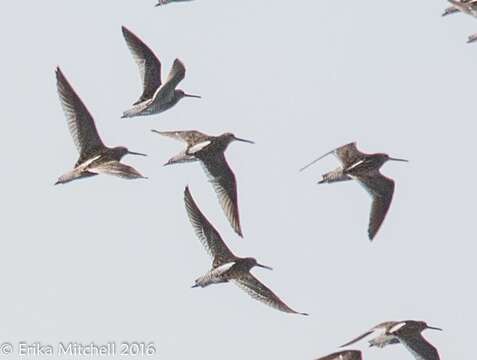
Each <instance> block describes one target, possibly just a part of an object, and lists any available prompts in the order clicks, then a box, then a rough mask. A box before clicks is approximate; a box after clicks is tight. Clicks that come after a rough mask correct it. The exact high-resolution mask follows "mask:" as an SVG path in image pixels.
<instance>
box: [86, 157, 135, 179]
mask: <svg viewBox="0 0 477 360" xmlns="http://www.w3.org/2000/svg"><path fill="white" fill-rule="evenodd" d="M88 171H89V172H91V173H94V174H108V175H114V176H118V177H121V178H123V179H137V178H144V176H142V175H141V174H140V173H139V172H138V171H137V170H136V169H135V168H133V167H132V166H129V165H125V164H122V163H120V162H119V161H116V160H112V161H107V162H103V163H100V164H97V165H94V164H93V165H92V166H89V167H88Z"/></svg>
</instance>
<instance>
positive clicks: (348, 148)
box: [300, 142, 365, 171]
mask: <svg viewBox="0 0 477 360" xmlns="http://www.w3.org/2000/svg"><path fill="white" fill-rule="evenodd" d="M330 154H333V155H335V156H336V157H337V158H338V160H339V161H340V162H341V165H342V166H343V168H344V169H346V168H347V167H349V166H350V165H352V164H354V163H355V162H356V161H357V160H359V159H360V158H362V157H363V156H364V155H365V154H363V153H362V152H360V151H359V150H358V149H357V148H356V143H355V142H352V143H349V144H346V145H343V146H340V147H339V148H336V149H333V150H331V151H328V152H327V153H326V154H323V155H321V156H320V157H318V158H316V159H315V160H313V161H312V162H310V163H309V164H307V165H305V166H304V167H302V168H301V169H300V171H303V170H305V169H307V168H308V167H310V166H311V165H313V164H314V163H316V162H317V161H319V160H321V159H323V158H324V157H325V156H328V155H330Z"/></svg>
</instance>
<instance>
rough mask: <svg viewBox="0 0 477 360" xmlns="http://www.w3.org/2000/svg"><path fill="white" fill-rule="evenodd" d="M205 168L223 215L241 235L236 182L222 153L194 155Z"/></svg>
mask: <svg viewBox="0 0 477 360" xmlns="http://www.w3.org/2000/svg"><path fill="white" fill-rule="evenodd" d="M196 156H197V157H198V158H199V159H200V160H201V163H202V165H203V167H204V169H205V172H206V174H207V176H208V178H209V180H210V182H211V183H212V185H213V187H214V190H215V192H216V194H217V197H218V199H219V202H220V205H221V206H222V209H223V210H224V213H225V216H226V217H227V219H228V220H229V222H230V225H231V226H232V228H233V229H234V230H235V232H236V233H237V234H238V235H239V236H242V229H241V227H240V217H239V210H238V200H237V183H236V181H235V175H234V173H233V172H232V169H230V166H229V164H228V163H227V160H226V159H225V156H224V153H215V154H210V153H204V154H203V155H202V154H200V153H198V154H197V155H196Z"/></svg>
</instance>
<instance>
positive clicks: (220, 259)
mask: <svg viewBox="0 0 477 360" xmlns="http://www.w3.org/2000/svg"><path fill="white" fill-rule="evenodd" d="M184 202H185V207H186V210H187V215H188V216H189V220H190V222H191V224H192V227H193V228H194V232H195V234H196V235H197V237H198V238H199V240H200V242H201V243H202V245H203V246H204V247H205V249H206V250H207V252H208V253H209V255H211V256H212V258H213V259H214V261H213V268H217V267H218V266H220V265H223V264H226V263H229V262H232V261H235V260H236V259H237V258H236V256H235V255H234V254H233V253H232V251H230V249H229V248H228V247H227V245H225V242H224V241H223V240H222V237H221V236H220V234H219V233H218V231H217V230H215V228H214V227H213V226H212V224H211V223H210V222H209V221H208V220H207V218H206V217H205V216H204V215H203V214H202V212H201V211H200V209H199V208H198V207H197V205H196V203H195V201H194V199H193V198H192V195H191V193H190V190H189V187H188V186H187V187H186V188H185V191H184Z"/></svg>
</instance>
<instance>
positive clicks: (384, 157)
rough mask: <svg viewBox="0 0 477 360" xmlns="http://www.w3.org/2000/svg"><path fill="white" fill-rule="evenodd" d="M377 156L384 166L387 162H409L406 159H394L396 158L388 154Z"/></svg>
mask: <svg viewBox="0 0 477 360" xmlns="http://www.w3.org/2000/svg"><path fill="white" fill-rule="evenodd" d="M376 156H377V158H378V161H379V162H380V163H381V165H382V164H384V163H385V162H387V161H404V162H408V161H409V160H406V159H398V158H394V157H391V156H389V155H388V154H383V153H379V154H376Z"/></svg>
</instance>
